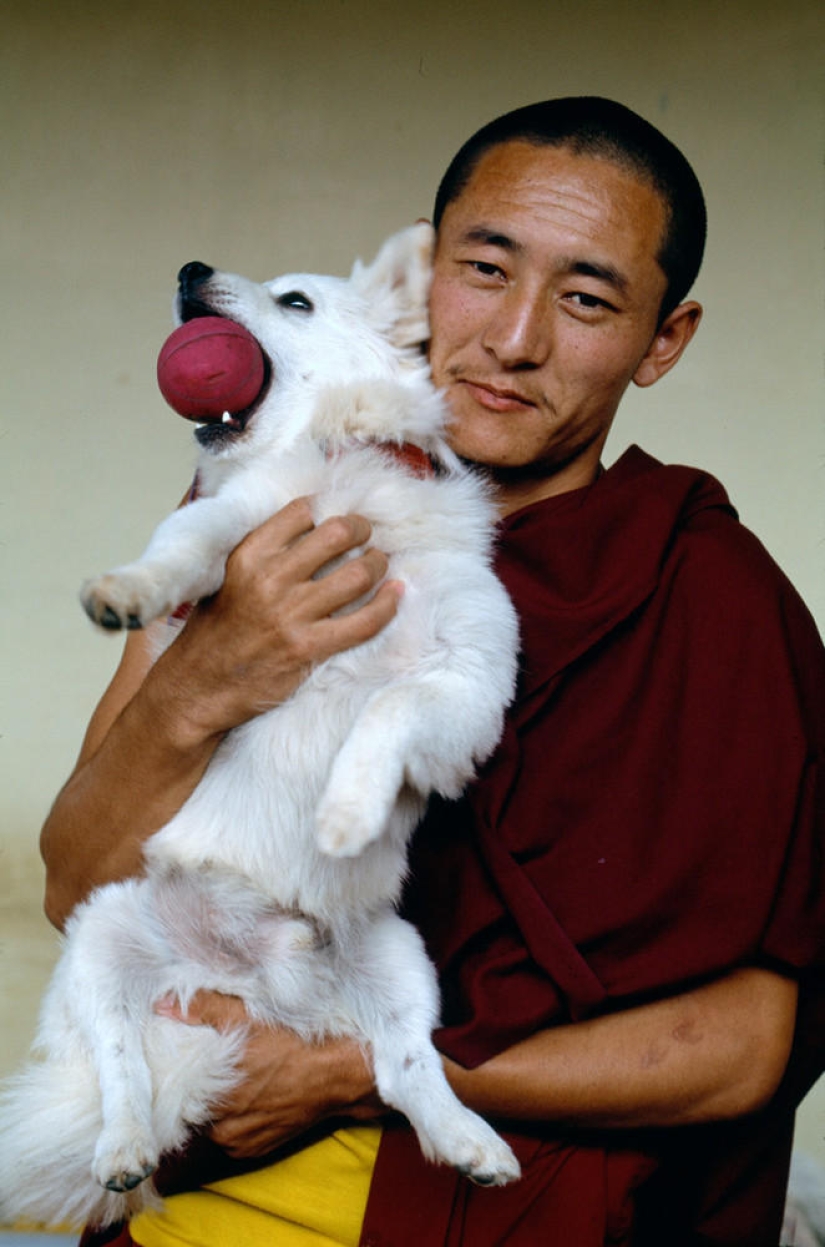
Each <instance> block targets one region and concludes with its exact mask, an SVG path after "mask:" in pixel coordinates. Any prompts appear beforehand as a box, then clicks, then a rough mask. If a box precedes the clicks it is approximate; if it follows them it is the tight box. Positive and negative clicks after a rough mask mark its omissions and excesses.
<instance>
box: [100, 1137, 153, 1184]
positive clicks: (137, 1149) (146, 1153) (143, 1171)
mask: <svg viewBox="0 0 825 1247" xmlns="http://www.w3.org/2000/svg"><path fill="white" fill-rule="evenodd" d="M159 1159H160V1158H159V1156H158V1153H157V1148H156V1147H155V1145H154V1142H153V1141H152V1140H148V1139H141V1138H140V1137H138V1136H137V1135H132V1136H131V1137H130V1138H129V1140H128V1142H126V1143H122V1144H118V1143H114V1142H112V1141H110V1140H109V1139H108V1138H107V1136H106V1132H105V1131H104V1133H103V1134H102V1135H101V1136H100V1138H99V1139H98V1142H97V1147H96V1148H95V1157H94V1163H93V1164H92V1173H93V1175H94V1178H95V1180H96V1181H97V1182H99V1183H100V1185H101V1186H102V1187H104V1188H105V1190H107V1191H114V1192H117V1193H121V1194H125V1193H127V1192H128V1191H133V1190H134V1189H135V1187H137V1186H140V1184H141V1182H145V1181H146V1179H147V1178H148V1177H151V1175H152V1174H153V1173H154V1172H155V1170H156V1169H157V1167H158V1162H159Z"/></svg>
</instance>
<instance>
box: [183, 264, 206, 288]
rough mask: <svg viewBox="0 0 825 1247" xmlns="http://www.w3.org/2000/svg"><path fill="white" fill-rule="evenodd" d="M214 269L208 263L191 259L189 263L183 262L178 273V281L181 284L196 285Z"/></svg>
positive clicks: (204, 279)
mask: <svg viewBox="0 0 825 1247" xmlns="http://www.w3.org/2000/svg"><path fill="white" fill-rule="evenodd" d="M214 271H215V270H214V269H213V268H210V267H209V265H208V264H201V262H200V260H192V261H191V263H189V264H184V266H183V268H182V269H181V271H180V272H179V273H178V283H179V284H180V285H181V286H197V285H199V284H200V283H201V282H202V281H206V279H207V278H208V277H211V276H212V274H213V273H214Z"/></svg>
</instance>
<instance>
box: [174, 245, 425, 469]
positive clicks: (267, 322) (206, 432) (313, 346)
mask: <svg viewBox="0 0 825 1247" xmlns="http://www.w3.org/2000/svg"><path fill="white" fill-rule="evenodd" d="M432 247H433V232H432V229H431V227H430V226H429V225H426V224H423V223H419V224H417V225H414V226H412V227H410V228H409V229H406V230H403V231H401V233H398V234H395V235H393V236H392V237H391V238H390V239H388V240H387V242H385V243H384V245H383V247H382V248H381V250H380V251H379V253H378V255H377V257H376V258H375V260H374V261H373V262H372V263H371V264H369V265H364V264H362V263H361V262H360V261H359V262H357V263H356V264H355V267H354V268H353V270H352V273H351V274H350V276H349V278H339V277H324V276H317V275H314V274H309V273H300V274H298V273H290V274H287V275H286V276H283V277H276V278H275V279H274V280H273V281H269V282H265V283H264V284H262V285H259V284H257V283H255V282H252V281H248V280H247V279H246V278H244V277H239V276H237V275H235V274H233V273H222V272H217V271H216V270H214V269H212V268H209V267H208V266H207V265H205V264H201V263H199V262H195V263H192V264H187V265H186V266H185V267H184V268H183V269H181V272H180V274H179V289H178V296H177V302H176V312H177V316H178V319H179V320H180V321H181V322H185V321H190V320H193V319H195V318H196V317H199V316H224V317H226V318H227V319H229V320H233V321H236V322H237V323H238V324H240V325H243V326H244V328H245V329H248V330H249V331H250V333H252V334H253V335H254V337H255V338H256V339H257V341H258V342H259V344H260V346H261V348H262V349H263V352H264V355H265V357H266V361H267V370H266V372H267V376H266V381H265V384H264V388H263V390H262V392H261V394H260V395H259V396H258V398H257V399H256V401H255V403H254V404H253V405H252V406H251V407H250V408H248V410H247V411H245V412H241V413H240V414H239V415H236V416H233V417H232V418H231V419H229V420H227V421H226V422H225V423H222V424H221V423H215V424H209V425H205V426H203V427H202V428H199V429H198V431H197V437H198V440H199V441H200V442H201V444H202V445H203V446H204V447H206V448H207V449H209V450H210V451H212V452H214V453H221V454H229V453H232V452H234V450H235V449H236V448H238V449H239V448H240V446H241V445H242V444H247V443H248V444H249V445H250V449H251V448H252V443H254V442H258V441H263V440H264V438H265V439H266V441H267V443H268V444H270V445H272V444H273V443H277V444H279V445H282V446H288V445H290V444H291V443H292V442H293V441H294V439H295V438H296V437H297V436H298V435H299V434H300V433H301V432H302V431H303V430H304V429H306V428H308V427H309V426H310V423H311V420H312V416H313V412H314V410H315V407H316V404H317V401H318V396H319V395H320V394H321V393H322V392H324V391H329V390H330V389H336V388H338V387H343V388H345V387H351V386H355V385H358V384H359V383H362V382H364V381H375V382H388V381H390V382H392V381H396V380H399V379H402V378H403V377H404V375H405V373H408V372H409V371H410V370H416V371H417V370H420V368H421V347H422V344H423V343H425V342H426V339H427V337H428V320H427V295H428V292H429V283H430V271H431V262H432ZM264 426H266V427H265V428H264Z"/></svg>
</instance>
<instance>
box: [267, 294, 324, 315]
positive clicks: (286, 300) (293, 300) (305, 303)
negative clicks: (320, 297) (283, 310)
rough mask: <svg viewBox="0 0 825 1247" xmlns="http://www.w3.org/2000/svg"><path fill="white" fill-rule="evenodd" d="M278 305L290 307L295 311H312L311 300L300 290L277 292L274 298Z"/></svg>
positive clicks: (313, 309)
mask: <svg viewBox="0 0 825 1247" xmlns="http://www.w3.org/2000/svg"><path fill="white" fill-rule="evenodd" d="M275 302H276V303H277V304H278V306H279V307H291V308H293V309H294V310H295V311H296V312H314V311H315V308H314V307H313V304H312V300H311V299H308V298H307V296H306V295H305V294H302V293H301V291H300V290H287V292H286V294H279V295H278V298H277V299H276V300H275Z"/></svg>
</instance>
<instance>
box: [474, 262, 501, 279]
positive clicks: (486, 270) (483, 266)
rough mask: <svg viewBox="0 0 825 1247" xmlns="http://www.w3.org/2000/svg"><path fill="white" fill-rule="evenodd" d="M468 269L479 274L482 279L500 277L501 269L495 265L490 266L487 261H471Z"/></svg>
mask: <svg viewBox="0 0 825 1247" xmlns="http://www.w3.org/2000/svg"><path fill="white" fill-rule="evenodd" d="M470 267H471V268H473V269H475V271H476V272H477V273H480V274H481V276H482V277H500V276H501V269H500V268H499V266H498V265H497V264H491V263H490V262H489V260H471V261H470Z"/></svg>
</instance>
